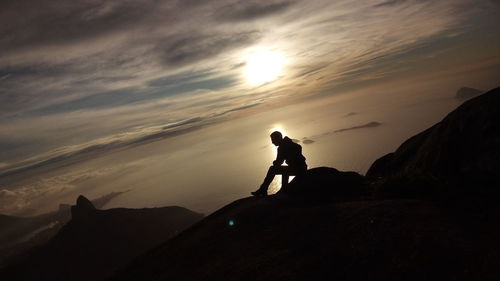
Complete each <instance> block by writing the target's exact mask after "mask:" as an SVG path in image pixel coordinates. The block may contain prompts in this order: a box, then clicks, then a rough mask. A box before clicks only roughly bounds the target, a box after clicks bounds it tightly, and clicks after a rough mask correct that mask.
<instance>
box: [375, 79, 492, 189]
mask: <svg viewBox="0 0 500 281" xmlns="http://www.w3.org/2000/svg"><path fill="white" fill-rule="evenodd" d="M499 108H500V88H496V89H493V90H491V91H489V92H487V93H485V94H483V95H481V96H479V97H476V98H474V99H471V100H468V101H467V102H465V103H463V104H462V105H461V106H459V107H458V108H457V109H456V110H454V111H453V112H451V113H450V114H448V115H447V116H446V117H445V118H444V119H443V120H442V121H441V122H439V123H437V124H436V125H434V126H432V127H431V128H429V129H427V130H425V131H423V132H422V133H420V134H418V135H416V136H414V137H412V138H410V139H409V140H407V141H406V142H404V143H403V144H402V145H401V146H400V147H399V148H398V149H397V150H396V151H395V152H394V153H390V154H388V155H385V156H384V157H382V158H380V159H378V160H377V161H375V162H374V163H373V165H372V166H371V167H370V169H369V170H368V172H367V174H366V175H367V177H369V178H372V179H373V178H379V179H383V180H386V181H390V180H397V181H398V184H397V185H401V184H403V183H404V182H406V183H408V182H413V183H417V182H419V183H420V184H419V185H425V186H429V185H430V184H431V185H435V187H436V188H437V190H434V191H435V192H436V193H438V194H440V195H441V196H443V195H444V196H454V195H456V194H447V193H449V192H450V191H451V192H454V193H457V192H459V190H460V192H459V193H461V194H462V195H465V194H470V192H475V193H478V194H479V193H480V194H482V193H485V192H486V193H488V192H495V190H497V189H498V188H497V187H498V186H500V178H499V177H498V176H497V175H498V171H499V168H500V114H498V109H499ZM417 185H418V184H417ZM440 189H441V190H440ZM454 189H455V190H454ZM443 193H446V194H443Z"/></svg>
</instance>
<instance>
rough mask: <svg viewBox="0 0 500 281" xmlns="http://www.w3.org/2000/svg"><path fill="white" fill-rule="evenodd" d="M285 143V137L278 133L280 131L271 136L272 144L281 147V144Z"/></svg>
mask: <svg viewBox="0 0 500 281" xmlns="http://www.w3.org/2000/svg"><path fill="white" fill-rule="evenodd" d="M282 141H283V135H282V134H281V133H280V132H278V131H274V132H273V133H272V134H271V142H272V143H273V144H274V145H276V146H279V145H280V144H281V142H282Z"/></svg>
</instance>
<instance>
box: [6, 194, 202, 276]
mask: <svg viewBox="0 0 500 281" xmlns="http://www.w3.org/2000/svg"><path fill="white" fill-rule="evenodd" d="M71 214H72V219H71V220H70V221H69V222H68V223H67V224H66V225H64V226H63V227H62V228H61V230H60V231H59V232H58V233H57V235H56V236H54V237H53V238H52V239H50V240H49V241H48V243H47V244H45V245H43V246H41V247H38V248H35V249H33V250H32V251H30V252H28V253H26V254H25V256H24V257H23V258H21V259H20V261H19V262H17V263H15V264H14V265H12V266H10V267H8V268H6V269H4V270H3V271H0V279H1V280H53V281H56V280H89V281H90V280H94V281H97V280H104V279H105V278H106V277H107V276H109V275H110V274H111V273H112V272H113V271H114V270H116V269H117V268H118V267H120V266H123V265H125V264H126V263H128V262H131V261H132V259H133V258H134V257H135V256H137V255H139V254H142V253H144V252H145V251H146V250H148V249H150V248H152V247H154V246H157V245H159V244H160V243H162V242H164V241H166V240H168V239H169V238H171V237H173V236H175V235H176V234H178V233H179V232H181V231H182V230H184V229H185V228H186V227H188V226H190V225H192V224H193V223H195V222H196V221H198V220H200V219H201V218H202V217H203V215H201V214H198V213H195V212H192V211H190V210H187V209H185V208H181V207H176V206H174V207H162V208H149V209H125V208H116V209H109V210H98V209H96V208H95V207H94V206H93V204H92V203H91V202H90V201H89V200H88V199H87V198H85V197H84V196H79V197H78V199H77V204H76V205H74V206H72V207H71Z"/></svg>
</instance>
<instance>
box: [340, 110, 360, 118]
mask: <svg viewBox="0 0 500 281" xmlns="http://www.w3.org/2000/svg"><path fill="white" fill-rule="evenodd" d="M357 114H358V113H357V112H353V111H351V112H349V113H346V114H345V115H344V116H343V117H351V116H354V115H357Z"/></svg>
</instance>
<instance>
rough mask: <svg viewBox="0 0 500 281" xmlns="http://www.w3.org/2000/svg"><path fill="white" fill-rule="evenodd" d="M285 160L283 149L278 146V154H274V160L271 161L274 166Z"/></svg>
mask: <svg viewBox="0 0 500 281" xmlns="http://www.w3.org/2000/svg"><path fill="white" fill-rule="evenodd" d="M283 162H285V155H283V149H282V148H281V147H278V155H276V160H274V161H273V165H274V166H281V165H282V164H283Z"/></svg>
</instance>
